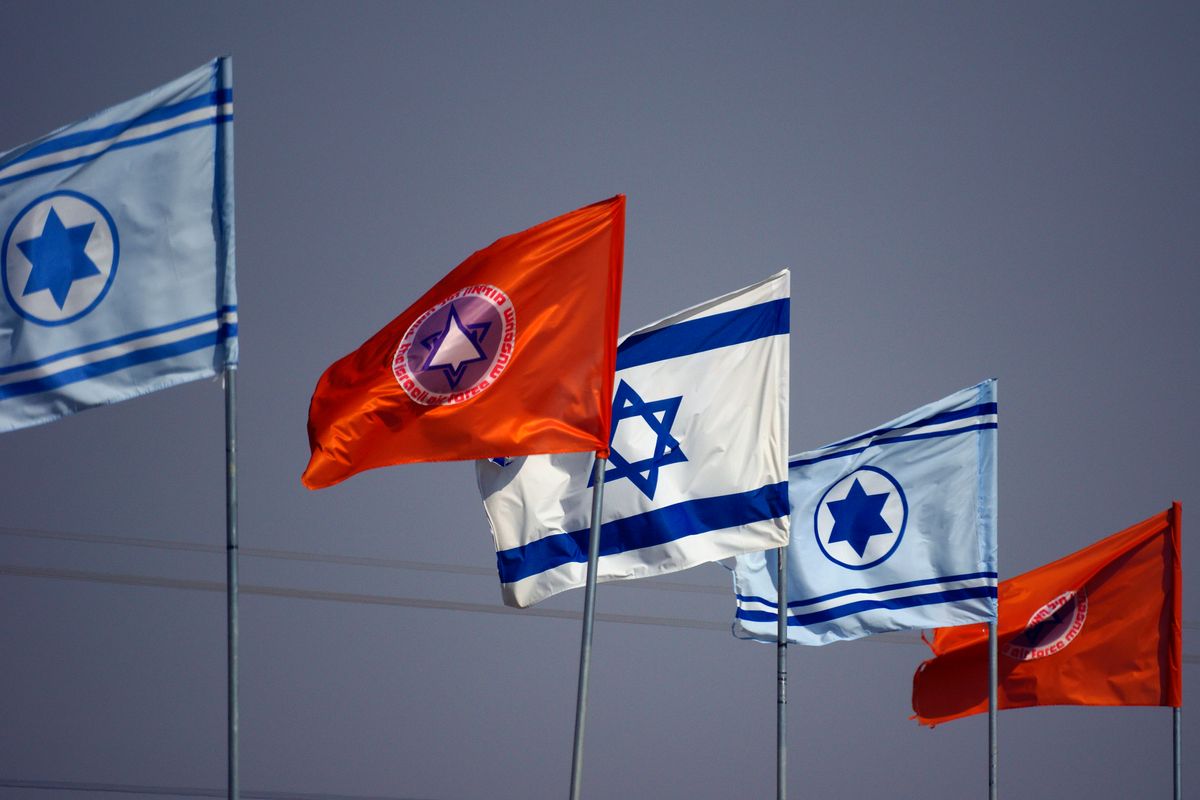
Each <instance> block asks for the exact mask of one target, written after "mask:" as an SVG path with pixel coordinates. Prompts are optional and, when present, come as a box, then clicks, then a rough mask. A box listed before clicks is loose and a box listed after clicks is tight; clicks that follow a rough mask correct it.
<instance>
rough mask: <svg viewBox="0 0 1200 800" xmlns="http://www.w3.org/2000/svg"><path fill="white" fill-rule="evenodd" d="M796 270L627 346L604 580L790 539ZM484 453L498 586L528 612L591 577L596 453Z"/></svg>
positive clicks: (606, 513) (609, 482)
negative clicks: (494, 456)
mask: <svg viewBox="0 0 1200 800" xmlns="http://www.w3.org/2000/svg"><path fill="white" fill-rule="evenodd" d="M789 278H790V276H789V273H788V272H787V271H786V270H785V271H783V272H780V273H779V274H777V275H774V276H772V277H770V278H768V279H767V280H765V281H762V282H761V283H757V284H755V285H753V286H750V287H747V288H745V289H742V290H740V291H737V292H734V293H732V294H728V295H725V296H724V297H720V298H718V299H716V300H712V301H710V302H708V303H704V304H702V305H699V306H696V307H694V308H690V309H688V310H687V311H683V312H681V313H679V314H676V315H675V316H672V317H668V318H667V319H664V320H662V321H660V322H657V323H655V324H653V325H651V326H649V327H647V328H643V329H641V330H639V331H636V332H634V333H632V334H629V335H628V336H625V337H624V338H623V339H622V340H621V341H620V343H619V345H618V348H617V370H616V376H615V377H616V380H615V390H614V397H613V409H612V432H611V436H610V439H609V441H610V452H609V459H608V462H607V466H606V468H605V472H604V505H603V513H602V517H601V519H602V521H603V524H602V526H601V531H600V560H599V571H598V573H597V579H598V580H601V581H610V580H620V579H624V578H641V577H646V576H650V575H660V574H664V573H668V572H675V571H677V570H682V569H687V568H688V567H693V566H695V565H697V564H702V563H704V562H706V561H715V560H717V559H721V558H726V557H728V556H733V555H735V554H737V553H745V552H750V551H754V550H762V549H763V548H767V547H779V546H780V545H782V544H784V543H785V542H786V541H787V536H788V499H787V457H786V453H787V449H786V448H787V410H788V322H789V296H788V288H789ZM501 461H504V462H505V463H504V464H503V465H501V464H497V463H493V462H491V461H480V462H477V475H478V479H479V490H480V492H481V493H482V495H483V502H484V508H485V509H486V511H487V516H488V520H489V522H490V523H491V528H492V536H493V538H494V539H495V543H496V563H497V567H498V568H499V571H500V585H501V593H502V595H503V597H504V602H505V603H506V604H507V605H510V606H518V607H524V606H529V605H532V604H534V603H537V602H538V601H540V600H543V599H545V598H547V597H549V596H551V595H554V594H557V593H558V592H561V591H564V590H566V589H570V588H573V587H576V586H582V585H583V584H584V581H585V578H586V576H587V556H588V533H589V528H590V526H591V501H592V489H591V487H590V486H589V480H590V478H591V473H592V467H593V464H594V462H595V454H594V453H565V454H559V455H547V456H528V457H525V458H516V459H511V460H507V459H501Z"/></svg>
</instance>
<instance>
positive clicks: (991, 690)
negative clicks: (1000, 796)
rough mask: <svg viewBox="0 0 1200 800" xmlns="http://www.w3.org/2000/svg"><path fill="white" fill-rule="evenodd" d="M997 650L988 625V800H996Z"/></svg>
mask: <svg viewBox="0 0 1200 800" xmlns="http://www.w3.org/2000/svg"><path fill="white" fill-rule="evenodd" d="M997 661H998V648H997V646H996V622H995V621H994V620H993V621H992V622H989V623H988V800H996V791H997V787H996V780H997V775H996V757H997V750H998V747H997V744H996V711H997V708H996V704H997V695H998V694H999V691H998V689H997V685H998V684H997V681H998V679H999V674H998V673H999V669H998V668H997V667H998V664H997Z"/></svg>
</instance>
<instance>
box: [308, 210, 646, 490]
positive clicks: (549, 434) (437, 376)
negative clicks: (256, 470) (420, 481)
mask: <svg viewBox="0 0 1200 800" xmlns="http://www.w3.org/2000/svg"><path fill="white" fill-rule="evenodd" d="M624 241H625V197H624V195H618V196H616V197H614V198H612V199H610V200H605V201H603V202H600V203H595V204H594V205H590V206H586V207H584V208H581V209H578V210H576V211H572V212H571V213H569V214H564V215H563V216H561V217H556V218H555V219H552V220H550V221H548V222H543V223H542V224H540V225H536V226H534V227H532V228H530V229H529V230H526V231H522V232H521V233H515V234H512V235H511V236H506V237H504V238H503V239H500V240H499V241H497V242H495V243H494V244H492V245H491V246H489V247H486V248H484V249H483V250H480V251H479V252H477V253H475V254H474V255H472V256H471V257H470V258H468V259H467V260H466V261H464V262H463V263H461V264H459V265H458V266H457V267H455V268H454V270H453V271H451V272H450V274H449V275H447V276H446V277H444V278H442V280H440V281H438V283H437V285H436V286H434V287H433V288H432V289H430V290H429V291H428V292H426V293H425V294H424V295H423V296H422V297H421V299H420V300H418V301H417V302H416V303H414V304H413V305H412V306H410V307H409V308H408V310H406V311H405V312H404V313H402V314H401V315H400V316H398V317H396V318H395V319H394V320H392V321H391V322H390V323H389V324H388V325H387V326H385V327H384V328H383V330H381V331H379V332H378V333H376V334H375V335H374V336H372V337H371V338H370V339H368V340H367V341H366V342H365V343H364V344H363V345H362V346H361V347H359V348H358V349H357V350H355V351H354V352H353V353H351V354H349V355H348V356H345V357H344V358H342V359H340V360H339V361H337V362H336V363H334V364H333V366H331V367H329V369H327V370H325V374H324V375H322V376H321V379H320V380H319V381H318V382H317V388H316V390H315V391H314V392H313V397H312V403H311V405H310V406H309V411H308V441H309V446H310V447H311V448H312V457H311V459H310V460H309V462H308V468H307V469H306V470H305V471H304V475H303V478H302V480H303V481H304V485H305V486H307V487H308V488H310V489H320V488H323V487H326V486H332V485H333V484H335V483H338V482H339V481H342V480H345V479H346V478H348V477H350V476H351V475H353V474H355V473H357V472H361V471H363V470H366V469H372V468H374V467H383V466H388V465H391V464H403V463H409V462H414V461H453V460H457V459H476V458H490V457H495V456H522V455H530V454H533V453H563V452H576V451H586V450H594V451H596V452H598V453H599V454H600V455H601V456H607V455H608V433H609V421H610V417H611V413H612V412H611V403H612V393H613V386H612V383H613V371H614V369H615V365H616V341H617V322H618V319H617V317H618V313H619V310H620V298H621V263H622V258H623V255H624Z"/></svg>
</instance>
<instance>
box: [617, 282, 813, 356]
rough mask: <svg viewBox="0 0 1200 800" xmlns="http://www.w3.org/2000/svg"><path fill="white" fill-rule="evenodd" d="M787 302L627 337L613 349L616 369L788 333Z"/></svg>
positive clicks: (761, 304)
mask: <svg viewBox="0 0 1200 800" xmlns="http://www.w3.org/2000/svg"><path fill="white" fill-rule="evenodd" d="M789 308H790V305H789V301H788V298H783V299H781V300H771V301H768V302H766V303H759V304H758V305H754V306H750V307H749V308H739V309H736V310H734V311H725V312H722V313H720V314H713V315H712V316H710V317H701V318H700V319H692V320H688V321H686V322H680V323H677V324H675V325H668V326H666V327H665V328H659V329H658V330H653V331H647V332H646V333H639V334H635V335H633V336H630V337H629V338H628V339H626V340H625V341H623V342H621V344H620V346H619V347H617V369H618V370H622V369H629V368H630V367H639V366H641V365H643V364H652V363H654V362H656V361H666V360H667V359H669V358H679V357H680V356H690V355H695V354H696V353H703V352H705V351H708V350H716V349H717V348H719V347H729V346H730V345H735V344H744V343H745V342H752V341H754V340H755V339H763V338H765V337H767V336H778V335H780V334H784V333H787V332H788V325H789V323H790V321H791V314H790V311H789Z"/></svg>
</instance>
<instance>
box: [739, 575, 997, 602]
mask: <svg viewBox="0 0 1200 800" xmlns="http://www.w3.org/2000/svg"><path fill="white" fill-rule="evenodd" d="M998 577H999V575H997V574H996V573H995V572H968V573H965V574H962V575H943V576H941V577H938V578H923V579H921V580H919V581H905V582H904V583H889V584H887V585H885V586H873V587H871V588H870V589H843V590H842V591H838V592H831V593H830V594H823V595H821V596H820V597H810V598H806V599H804V600H794V601H791V602H789V603H788V608H799V607H801V606H811V605H813V604H814V603H822V602H824V601H826V600H834V599H836V598H838V597H846V596H847V595H852V594H878V593H880V592H894V591H896V590H898V589H911V588H913V587H915V586H932V585H933V584H936V583H950V582H952V581H969V580H973V579H975V578H992V579H995V578H998ZM737 599H738V600H740V601H743V602H752V603H762V604H763V605H767V606H770V607H771V608H777V607H778V604H777V603H776V602H775V601H774V600H768V599H766V598H765V597H758V596H756V595H742V594H739V595H737Z"/></svg>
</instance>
